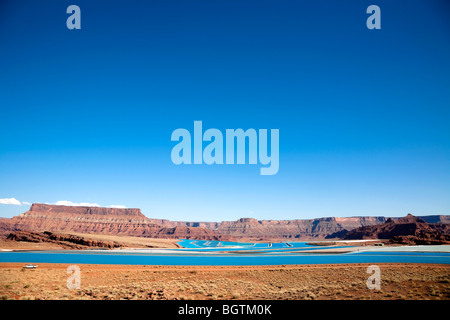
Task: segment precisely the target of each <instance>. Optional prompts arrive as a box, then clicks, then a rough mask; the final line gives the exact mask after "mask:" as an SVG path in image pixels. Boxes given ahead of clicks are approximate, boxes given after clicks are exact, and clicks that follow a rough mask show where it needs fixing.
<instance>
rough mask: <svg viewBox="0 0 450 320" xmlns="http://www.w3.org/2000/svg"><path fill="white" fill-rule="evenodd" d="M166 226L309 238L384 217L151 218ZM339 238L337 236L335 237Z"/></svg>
mask: <svg viewBox="0 0 450 320" xmlns="http://www.w3.org/2000/svg"><path fill="white" fill-rule="evenodd" d="M151 220H152V221H153V222H154V223H158V224H161V225H164V226H168V227H174V226H195V227H197V226H198V227H203V228H207V229H209V230H211V231H214V232H217V233H219V234H221V235H227V236H231V237H234V238H241V237H244V238H249V239H251V238H255V239H256V238H257V239H311V238H326V237H329V236H330V235H332V234H338V233H339V232H342V231H347V230H352V229H355V228H358V227H361V226H367V225H375V224H381V223H383V222H384V221H386V218H385V217H350V218H336V217H329V218H318V219H305V220H300V219H298V220H256V219H253V218H241V219H239V220H237V221H222V222H183V221H169V220H157V219H151ZM336 237H338V236H336Z"/></svg>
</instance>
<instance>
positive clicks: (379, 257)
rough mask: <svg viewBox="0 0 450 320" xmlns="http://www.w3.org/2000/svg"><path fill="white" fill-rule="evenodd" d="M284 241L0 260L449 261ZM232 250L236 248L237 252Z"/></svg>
mask: <svg viewBox="0 0 450 320" xmlns="http://www.w3.org/2000/svg"><path fill="white" fill-rule="evenodd" d="M208 242H209V243H208ZM288 243H289V244H290V245H291V246H288V245H286V243H284V245H285V246H284V245H283V244H282V243H279V244H277V245H275V246H274V244H275V243H273V244H272V246H270V247H269V245H268V244H267V243H266V244H263V243H260V244H258V246H253V243H238V242H222V243H221V244H220V245H219V242H218V241H214V242H213V241H192V240H182V241H180V245H183V246H186V247H189V248H186V249H173V250H164V251H162V252H161V253H159V252H158V253H156V252H157V251H156V250H155V251H153V252H148V251H147V252H146V251H140V250H135V251H123V252H120V251H111V250H104V251H99V250H95V251H94V250H86V251H71V250H62V251H28V252H0V262H20V263H67V264H78V263H79V264H120V265H283V264H286V265H288V264H336V263H437V264H450V253H448V252H384V251H383V252H373V251H366V252H355V253H341V254H329V253H328V254H327V253H308V251H309V250H311V249H319V248H320V249H327V248H329V247H324V246H310V245H307V244H306V243H305V242H288ZM264 245H265V246H264ZM280 248H281V249H280ZM333 248H336V247H333ZM235 250H239V252H238V251H235ZM180 251H182V252H180ZM225 251H227V252H225ZM293 251H296V252H293Z"/></svg>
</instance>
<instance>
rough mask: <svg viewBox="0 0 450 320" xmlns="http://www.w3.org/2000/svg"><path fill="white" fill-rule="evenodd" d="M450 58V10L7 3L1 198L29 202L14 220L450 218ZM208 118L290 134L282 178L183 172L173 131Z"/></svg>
mask: <svg viewBox="0 0 450 320" xmlns="http://www.w3.org/2000/svg"><path fill="white" fill-rule="evenodd" d="M71 4H76V5H79V6H80V8H81V27H82V29H81V30H68V29H67V27H66V19H67V17H68V16H69V15H68V14H66V8H67V7H68V6H69V5H71ZM371 4H377V5H379V6H380V8H381V27H382V28H381V30H368V29H367V27H366V19H367V18H368V16H369V15H368V14H366V8H367V7H368V6H369V5H371ZM449 57H450V4H449V2H448V1H445V0H442V1H438V0H420V1H417V0H411V1H406V2H405V1H379V0H376V1H372V0H371V1H365V0H351V1H350V0H344V1H334V0H333V1H332V0H327V1H324V0H319V1H292V0H291V1H283V0H281V1H280V0H276V1H275V0H252V1H246V0H235V1H224V0H217V1H211V0H203V1H198V0H179V1H174V0H149V1H85V0H73V1H72V0H71V1H62V0H58V1H57V0H53V1H31V0H30V1H24V0H3V1H2V2H1V3H0V199H9V198H14V199H17V200H18V201H20V202H21V203H22V205H11V204H0V216H4V217H11V216H13V215H16V214H18V213H21V212H24V211H26V210H27V209H28V205H27V204H23V202H26V203H32V202H41V203H56V202H57V201H63V200H65V201H71V202H74V203H96V204H99V205H101V206H109V205H121V206H126V207H129V208H133V207H137V208H141V209H142V211H143V213H144V214H145V215H147V216H148V217H153V218H166V219H171V220H191V221H199V220H200V221H222V220H234V219H238V218H240V217H254V218H257V219H295V218H299V219H302V218H313V217H323V216H355V215H385V216H402V215H405V214H406V213H408V212H411V213H413V214H416V215H428V214H450V196H449V195H450V76H449V75H450V59H449ZM194 120H202V121H203V127H204V129H207V128H217V129H220V130H223V131H225V129H236V128H243V129H248V128H254V129H279V130H280V169H279V172H278V174H276V175H274V176H261V175H260V174H259V169H260V165H212V166H208V165H181V166H176V165H174V164H173V163H172V162H171V157H170V153H171V149H172V147H173V146H174V144H175V143H173V142H171V141H170V137H171V133H172V131H173V130H175V129H177V128H186V129H189V130H191V131H192V128H193V122H194Z"/></svg>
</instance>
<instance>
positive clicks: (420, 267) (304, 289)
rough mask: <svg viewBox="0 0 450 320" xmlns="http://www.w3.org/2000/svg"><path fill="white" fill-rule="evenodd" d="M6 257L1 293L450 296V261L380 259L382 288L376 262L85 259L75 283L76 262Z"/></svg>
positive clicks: (122, 296) (31, 296) (169, 296)
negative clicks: (372, 284)
mask: <svg viewBox="0 0 450 320" xmlns="http://www.w3.org/2000/svg"><path fill="white" fill-rule="evenodd" d="M23 266H24V264H23V263H0V298H1V299H41V300H55V299H57V300H60V299H89V300H92V299H94V300H119V299H127V300H128V299H138V300H143V299H145V300H160V299H169V300H170V299H180V300H191V299H199V300H202V299H209V300H211V299H213V300H221V299H227V300H228V299H237V300H251V299H270V300H276V299H290V300H297V299H298V300H300V299H301V300H304V299H308V300H311V299H320V300H330V299H331V300H336V299H337V300H365V299H370V300H375V299H376V300H380V299H381V300H394V299H395V300H396V299H402V300H422V299H432V300H435V299H437V300H450V266H448V265H431V264H378V266H379V267H380V270H381V288H380V290H377V289H372V290H371V289H368V288H367V285H366V282H367V279H368V277H369V276H370V274H368V273H367V267H368V264H351V265H306V266H305V265H292V266H291V265H290V266H124V265H83V264H80V265H79V267H80V269H81V286H80V289H68V288H67V279H68V277H69V276H70V275H69V274H68V273H67V267H68V266H69V265H68V264H39V265H38V267H37V269H35V270H28V269H24V268H23Z"/></svg>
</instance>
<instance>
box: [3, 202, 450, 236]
mask: <svg viewBox="0 0 450 320" xmlns="http://www.w3.org/2000/svg"><path fill="white" fill-rule="evenodd" d="M421 218H422V219H423V220H424V221H425V222H427V223H434V224H435V223H441V224H448V223H449V222H450V217H449V216H438V215H436V216H425V217H421ZM389 219H390V221H396V220H398V219H399V218H389ZM389 219H388V218H386V217H382V216H379V217H348V218H340V217H327V218H317V219H302V220H300V219H297V220H256V219H253V218H241V219H239V220H236V221H222V222H189V221H170V220H165V219H150V218H148V217H146V216H145V215H144V214H142V212H141V210H140V209H118V208H100V207H75V206H56V205H48V204H39V203H35V204H33V205H32V206H31V208H30V210H29V211H27V212H25V213H22V214H20V215H18V216H16V217H13V218H12V219H4V218H3V219H0V234H3V235H7V234H8V232H9V231H21V230H22V231H32V232H44V231H66V232H68V231H72V232H78V233H91V234H92V233H95V234H110V235H127V236H138V237H148V238H168V239H198V240H222V241H226V240H239V239H246V240H274V241H276V240H279V241H282V240H285V239H293V240H295V239H298V240H307V239H332V238H341V237H343V236H345V235H346V234H348V233H349V232H350V231H352V230H359V229H361V228H365V227H370V226H379V225H383V224H384V223H385V222H386V221H388V220H389ZM360 235H361V233H357V234H355V235H354V236H353V237H359V236H360ZM351 236H352V235H351V234H350V235H349V236H348V237H351Z"/></svg>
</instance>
